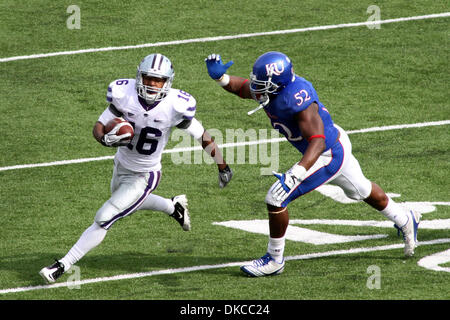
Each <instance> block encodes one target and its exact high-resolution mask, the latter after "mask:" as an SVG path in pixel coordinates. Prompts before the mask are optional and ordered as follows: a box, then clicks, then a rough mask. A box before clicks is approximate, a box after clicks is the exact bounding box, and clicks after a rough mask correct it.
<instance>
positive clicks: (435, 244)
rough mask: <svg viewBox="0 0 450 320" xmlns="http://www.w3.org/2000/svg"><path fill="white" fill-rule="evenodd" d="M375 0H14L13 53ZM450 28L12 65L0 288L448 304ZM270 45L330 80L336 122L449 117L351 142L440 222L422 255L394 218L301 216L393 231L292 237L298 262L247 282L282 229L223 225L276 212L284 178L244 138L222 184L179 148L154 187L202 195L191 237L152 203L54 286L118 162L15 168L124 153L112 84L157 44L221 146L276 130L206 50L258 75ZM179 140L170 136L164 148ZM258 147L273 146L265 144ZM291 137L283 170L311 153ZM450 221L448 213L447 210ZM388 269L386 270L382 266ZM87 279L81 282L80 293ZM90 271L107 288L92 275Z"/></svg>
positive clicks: (308, 14) (314, 206)
mask: <svg viewBox="0 0 450 320" xmlns="http://www.w3.org/2000/svg"><path fill="white" fill-rule="evenodd" d="M71 4H76V5H78V7H79V8H80V13H81V16H80V26H81V28H80V29H68V28H67V25H66V21H67V19H69V17H70V16H71V13H67V11H66V9H67V7H68V6H69V5H71ZM373 4H374V1H359V2H355V1H349V0H345V1H312V0H307V1H295V0H287V1H282V2H280V4H274V2H273V1H265V0H264V1H261V0H259V1H253V0H252V1H234V0H233V1H203V0H201V1H199V0H196V1H194V0H185V1H169V0H166V1H148V2H147V4H146V5H145V6H142V3H141V2H140V1H128V2H126V4H124V2H123V1H103V2H92V1H76V3H73V2H71V1H58V2H55V1H44V0H41V1H32V2H25V1H13V0H3V1H1V3H0V58H8V57H16V56H28V55H33V54H42V53H52V52H60V51H74V50H81V49H89V48H105V47H120V46H127V45H138V44H145V43H157V42H167V41H175V40H187V39H196V38H205V37H216V36H228V35H239V34H248V33H257V32H269V31H276V30H287V29H296V28H306V27H314V26H324V25H335V24H343V23H356V22H364V21H366V20H367V19H369V16H370V14H368V13H367V12H366V11H367V8H368V7H369V6H371V5H373ZM376 5H377V6H378V7H379V8H380V17H381V19H382V20H385V19H395V18H400V17H412V16H422V15H429V14H436V13H445V12H448V11H450V10H449V7H448V4H447V5H445V2H440V1H431V0H428V1H415V2H405V1H400V0H395V1H376ZM449 22H450V18H449V17H440V18H434V19H421V20H414V21H404V22H397V23H389V24H381V25H380V28H379V29H370V28H368V27H367V26H359V27H349V28H335V29H330V30H320V31H308V32H298V33H288V34H277V35H263V36H252V37H247V38H236V39H228V40H218V41H208V42H194V43H181V44H172V45H163V46H159V47H148V48H133V49H128V50H110V51H102V52H89V53H80V54H67V55H60V56H50V57H41V58H35V59H18V60H13V61H5V62H3V61H2V62H0V70H1V72H0V82H1V83H2V86H1V91H0V112H1V114H2V121H1V123H2V125H1V126H0V135H1V137H2V138H1V144H0V145H1V150H2V156H1V157H0V168H1V170H0V181H1V183H0V199H1V201H0V215H1V220H2V221H1V227H0V291H1V293H0V299H2V300H8V299H37V300H40V299H50V300H53V299H76V300H78V299H83V300H84V299H94V300H97V299H106V300H109V299H119V300H140V299H152V300H172V299H175V300H184V299H193V300H209V299H214V300H216V299H218V300H222V299H223V300H233V299H237V300H241V299H252V300H253V299H256V300H259V299H261V300H267V299H270V300H309V299H332V300H340V299H364V300H371V299H389V300H391V299H392V300H396V299H421V300H422V299H425V300H428V299H432V300H441V299H446V300H447V299H450V273H449V271H450V260H449V259H448V250H449V247H450V229H449V219H450V208H449V205H450V202H449V201H450V194H449V182H450V179H449V172H450V161H449V150H450V148H449V146H450V144H449V141H450V134H449V132H450V131H449V123H448V122H440V123H438V122H439V121H446V120H447V121H448V120H449V119H450V104H449V100H450V99H449V97H450V96H449V92H450V90H449V83H450V77H449V74H450V73H449V68H448V61H449V47H450V46H449V38H448V30H449V27H450V23H449ZM269 50H277V51H283V52H284V53H286V54H287V55H288V56H290V58H291V59H292V61H293V64H294V68H295V71H296V73H297V74H299V75H301V76H303V77H305V78H307V79H308V80H310V81H311V82H312V83H313V84H314V86H315V88H316V90H317V92H318V94H319V97H321V100H322V102H323V103H324V104H325V105H326V107H327V108H328V110H329V111H330V113H331V114H332V117H333V120H334V121H335V122H336V123H337V124H339V125H340V126H341V127H343V128H344V129H346V130H352V131H353V130H359V129H363V128H372V127H383V126H390V125H403V124H416V123H433V124H435V125H430V124H427V125H424V126H422V127H406V128H401V129H397V130H380V131H377V132H355V133H352V134H350V138H351V140H352V144H353V153H354V154H355V156H356V157H357V158H358V160H359V161H360V164H361V167H362V169H363V170H364V172H365V174H366V176H367V177H368V178H369V179H371V180H373V181H375V182H377V183H378V184H379V185H381V186H382V187H383V188H384V189H385V191H386V192H388V193H391V194H395V195H394V196H396V198H395V200H396V201H397V202H401V203H405V205H408V206H415V207H417V208H420V210H422V209H423V208H425V209H423V210H424V211H426V213H424V215H423V221H424V222H428V224H426V223H425V224H423V225H424V227H423V228H422V229H420V230H419V240H420V241H421V242H422V243H423V245H421V246H419V247H418V248H417V249H416V254H415V256H414V257H412V258H409V259H406V258H404V256H403V249H402V247H401V244H402V240H401V238H399V237H397V232H396V230H395V229H394V228H392V227H389V228H385V227H381V228H380V227H370V226H350V225H337V224H318V223H315V222H314V221H312V222H310V223H309V224H300V223H298V224H295V225H294V224H293V225H292V226H295V227H300V228H306V229H308V230H310V231H319V232H323V233H327V234H333V235H340V236H356V235H385V236H384V237H382V238H374V239H369V240H360V241H353V242H345V243H327V244H313V243H308V242H301V241H293V240H286V250H285V255H286V256H287V257H290V259H291V260H289V261H288V262H287V264H286V268H285V271H284V273H283V274H281V275H279V276H276V277H269V278H261V279H252V278H247V277H245V276H244V275H243V274H242V273H241V272H240V271H239V262H244V261H248V260H252V259H255V258H259V257H260V256H262V255H263V254H264V253H265V250H266V248H267V236H266V235H264V234H259V233H250V232H247V231H243V230H240V229H235V228H228V227H225V226H222V225H218V224H215V223H217V222H225V221H230V220H261V219H267V213H266V208H265V204H264V198H265V195H266V192H267V190H268V188H269V187H270V186H271V185H272V183H273V182H274V181H275V180H274V179H275V178H274V177H272V176H268V175H261V174H260V169H261V168H262V167H267V165H264V164H262V163H260V161H257V163H250V162H251V161H250V157H249V155H248V152H249V150H251V149H250V148H249V147H245V150H246V158H245V160H244V161H238V159H237V153H238V152H237V148H235V149H234V151H235V152H234V157H231V156H230V157H229V158H227V159H226V160H227V161H228V162H229V163H230V166H231V167H232V169H233V170H234V173H235V175H234V177H233V180H232V182H231V183H230V184H229V186H227V187H226V188H225V189H223V190H222V189H219V187H218V185H217V170H216V167H215V165H211V164H209V163H205V162H204V161H201V162H202V163H197V164H195V163H193V164H178V165H177V164H175V163H174V154H171V153H166V154H165V155H164V156H163V177H162V180H161V183H160V185H159V187H158V189H157V190H156V191H155V193H156V194H159V195H161V196H164V197H172V196H174V195H178V194H186V195H187V197H188V199H189V208H190V212H191V219H192V231H191V232H183V231H182V230H181V229H180V228H179V226H178V224H177V223H176V222H175V221H173V220H172V219H170V218H168V217H167V216H166V215H165V214H162V213H159V212H150V211H149V212H142V211H141V212H137V213H135V214H134V215H132V216H131V217H128V218H126V219H122V220H120V221H119V222H117V223H116V224H115V225H114V226H113V227H112V228H111V229H110V231H109V232H108V234H107V236H106V238H105V240H104V241H103V243H102V244H101V245H100V246H99V247H97V248H95V249H94V250H92V251H91V252H89V254H88V255H87V256H85V257H84V258H83V259H82V260H81V261H80V262H79V263H78V264H77V266H78V267H79V269H78V271H79V272H78V273H72V274H67V275H64V276H63V277H62V278H61V279H60V281H59V283H61V284H62V286H60V287H56V288H51V287H46V286H42V285H44V283H43V281H42V279H41V277H40V276H39V275H38V272H39V270H40V269H41V268H42V267H44V266H46V265H49V264H50V263H52V262H53V259H54V258H61V257H62V256H64V255H65V254H66V253H67V251H68V250H69V249H70V248H71V246H72V245H73V244H74V243H75V242H76V241H77V240H78V237H79V236H80V235H81V233H82V232H83V231H84V230H85V229H86V228H87V227H88V226H89V225H91V223H92V221H93V218H94V216H95V212H96V211H97V209H98V208H99V207H100V206H101V205H102V204H103V202H104V201H105V200H107V199H108V197H109V181H110V177H111V173H112V160H111V159H108V160H101V161H89V162H83V163H74V164H66V165H49V166H45V167H26V168H14V169H12V168H10V167H12V166H16V165H28V164H43V163H49V162H54V161H62V160H76V159H81V158H98V157H102V156H112V155H114V152H115V150H114V149H111V148H105V147H103V146H101V145H100V144H98V143H97V142H96V141H95V140H94V139H93V137H92V127H93V125H94V123H95V122H96V121H97V119H98V116H99V115H100V114H101V112H103V110H104V109H105V108H106V106H107V104H106V102H105V95H106V89H107V86H108V84H109V83H110V82H111V81H113V80H115V79H118V78H133V77H134V76H135V72H136V66H137V64H138V63H139V61H140V60H141V59H142V58H143V57H144V56H146V55H147V54H150V53H153V52H159V53H162V54H164V55H166V56H168V57H169V58H170V59H171V61H172V62H173V65H174V68H175V73H176V76H175V80H174V83H173V87H174V88H180V89H182V90H184V91H187V92H189V93H191V94H192V95H193V96H194V97H195V98H196V99H197V113H196V117H197V118H198V119H199V120H201V121H202V123H203V125H204V126H205V128H206V129H211V130H213V129H214V130H216V132H218V133H223V138H224V139H223V140H224V141H223V142H227V141H225V136H226V130H227V129H228V130H237V129H242V130H243V131H244V132H245V131H248V130H255V132H259V131H258V130H259V129H265V130H269V129H270V123H269V121H268V119H267V117H266V115H265V114H264V112H262V111H260V112H258V113H256V114H254V115H253V116H251V117H249V116H247V114H246V113H247V111H249V110H250V109H253V108H255V107H256V106H257V105H256V104H255V103H254V102H252V101H250V100H246V101H244V100H240V99H239V98H237V97H235V96H233V95H230V94H228V93H226V92H225V91H224V90H222V89H221V88H220V87H218V86H217V84H216V83H214V81H212V80H211V79H210V78H209V76H208V74H207V72H206V67H205V63H204V59H205V58H206V57H207V56H208V54H210V53H213V52H215V53H220V54H221V55H222V57H223V59H224V61H225V62H227V61H229V60H233V61H234V65H233V66H232V67H231V68H230V69H229V73H230V74H234V75H239V76H243V77H247V76H248V74H249V73H250V70H251V66H252V64H253V62H254V60H255V59H256V58H257V57H258V56H259V55H261V54H262V53H264V52H266V51H269ZM256 138H257V139H261V138H262V137H261V136H260V135H259V134H258V136H257V137H256ZM269 138H270V136H269ZM179 143H180V141H179V140H176V139H171V140H170V141H169V144H168V146H167V148H166V149H167V150H170V149H172V148H174V147H177V146H178V145H179ZM192 145H193V146H194V143H193V144H192ZM256 148H257V149H256V150H258V152H259V150H260V148H262V146H261V145H257V147H256ZM277 148H278V152H277V159H279V170H280V171H285V170H287V169H289V168H290V167H291V166H292V164H293V163H294V162H295V161H298V160H299V154H298V153H297V152H296V151H295V149H294V148H292V147H291V146H290V145H289V144H288V143H287V142H280V143H279V144H278V145H277ZM253 150H255V149H253ZM269 150H270V148H269ZM223 151H224V153H225V155H227V152H229V151H227V150H226V149H224V150H223ZM193 155H194V153H192V156H193ZM198 155H199V153H197V156H198ZM228 155H231V153H228ZM200 156H201V153H200ZM258 159H259V158H258ZM238 162H239V163H238ZM242 162H244V163H242ZM289 209H290V210H289V212H290V218H291V219H293V220H294V219H296V220H319V219H320V220H324V219H333V220H353V221H365V220H376V221H380V222H383V221H387V220H386V219H385V218H384V217H383V216H382V215H381V214H379V213H377V212H376V211H375V210H373V209H371V208H370V207H368V206H367V205H365V204H360V203H350V204H344V203H341V202H338V201H334V200H333V199H331V198H330V197H329V196H325V195H323V194H321V193H319V192H317V191H315V192H311V193H310V194H307V195H306V196H305V197H303V198H302V199H298V200H297V201H295V202H293V203H292V204H291V205H290V207H289ZM437 219H441V221H440V223H439V222H436V221H434V222H433V220H437ZM430 225H431V226H434V227H433V228H431V227H426V226H430ZM439 239H443V240H442V241H441V240H439ZM391 245H399V246H397V247H395V246H394V247H393V248H391V247H390V246H391ZM377 247H378V249H377ZM374 248H375V249H374ZM353 249H361V252H354V251H352V250H353ZM444 251H447V256H446V257H447V258H445V255H444V254H443V252H444ZM316 253H323V254H322V256H320V255H319V256H317V255H314V254H316ZM431 255H437V256H438V257H441V258H442V257H444V261H443V262H439V264H438V265H437V266H438V267H440V268H441V269H442V271H434V270H431V269H429V268H425V267H423V266H422V265H419V261H425V262H430V261H431V262H432V261H436V260H433V259H432V257H431V258H427V257H429V256H431ZM424 258H425V259H424ZM234 262H236V263H237V264H236V265H234V264H232V263H234ZM374 266H375V268H376V270H378V271H379V272H378V274H377V275H378V278H376V279H375V278H373V276H374V274H373V273H371V272H370V270H372V269H371V267H374ZM428 266H429V264H428ZM191 267H192V268H194V267H198V268H197V269H187V268H191ZM169 269H173V270H171V271H167V272H166V270H169ZM152 272H154V273H152ZM138 273H142V274H140V275H136V276H131V277H130V278H128V279H117V278H114V277H115V276H123V275H130V274H138ZM100 278H104V279H103V280H101V279H100ZM74 279H75V280H80V281H82V282H81V284H80V285H79V286H78V287H75V288H73V286H72V285H71V284H76V283H74V282H71V281H72V280H74ZM374 279H375V280H377V281H379V282H376V281H375V280H374ZM88 280H93V281H96V282H94V283H85V282H83V281H88ZM113 280H114V281H113ZM40 286H42V287H40ZM374 286H375V287H374ZM17 288H22V289H20V290H19V292H15V291H16V289H17ZM23 288H26V289H23Z"/></svg>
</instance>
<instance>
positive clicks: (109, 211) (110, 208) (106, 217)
mask: <svg viewBox="0 0 450 320" xmlns="http://www.w3.org/2000/svg"><path fill="white" fill-rule="evenodd" d="M118 213H119V209H118V208H117V207H116V206H114V205H113V204H112V203H111V202H110V201H109V200H108V201H106V202H105V203H104V204H103V206H102V207H101V208H100V209H98V211H97V213H96V214H95V219H94V221H95V222H96V223H97V224H98V225H99V226H102V225H103V224H104V223H106V222H108V221H110V220H111V219H112V218H113V217H114V216H116V215H117V214H118Z"/></svg>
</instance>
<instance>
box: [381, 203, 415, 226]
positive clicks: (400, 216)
mask: <svg viewBox="0 0 450 320" xmlns="http://www.w3.org/2000/svg"><path fill="white" fill-rule="evenodd" d="M388 198H389V197H388ZM380 212H381V213H382V214H383V215H384V216H385V217H386V218H388V219H389V220H391V221H393V222H394V223H395V224H396V225H397V226H398V227H400V228H401V227H403V226H404V225H405V224H406V223H408V220H409V216H408V211H407V210H406V209H404V208H403V207H402V206H400V205H399V204H398V203H396V202H395V201H394V200H392V199H391V198H389V202H388V205H387V206H386V208H384V209H383V210H381V211H380Z"/></svg>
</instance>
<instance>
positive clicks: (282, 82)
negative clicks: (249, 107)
mask: <svg viewBox="0 0 450 320" xmlns="http://www.w3.org/2000/svg"><path fill="white" fill-rule="evenodd" d="M294 78H295V74H294V70H293V67H292V63H291V60H290V59H289V58H288V57H287V56H286V55H285V54H283V53H281V52H275V51H271V52H267V53H265V54H263V55H261V56H260V57H259V58H258V59H256V61H255V63H254V65H253V70H252V73H250V93H251V94H252V97H253V98H254V99H255V100H256V101H258V102H259V103H260V104H261V105H263V106H266V105H267V104H268V103H269V101H270V96H271V95H277V94H278V93H279V92H280V90H282V89H283V88H284V87H286V86H287V85H288V84H289V83H290V82H292V81H293V80H294Z"/></svg>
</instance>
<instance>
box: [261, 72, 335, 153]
mask: <svg viewBox="0 0 450 320" xmlns="http://www.w3.org/2000/svg"><path fill="white" fill-rule="evenodd" d="M313 102H315V103H317V105H318V106H319V115H320V117H321V118H322V122H323V125H324V134H325V138H326V139H325V144H326V147H325V150H324V151H326V150H328V149H329V148H331V147H332V146H333V144H334V143H335V142H336V138H337V137H338V134H339V132H338V130H337V129H336V128H335V127H334V125H333V120H332V119H331V116H330V113H329V112H328V110H327V109H326V108H325V107H324V106H323V104H322V103H321V102H320V101H319V97H318V95H317V92H316V90H315V89H314V87H313V86H312V84H311V82H309V81H307V80H305V79H304V78H302V77H299V76H295V80H294V81H293V82H291V83H290V84H289V85H287V86H286V88H284V89H283V90H282V91H281V92H280V93H279V94H278V95H276V96H274V98H273V97H272V98H271V99H270V102H269V104H268V105H267V106H266V107H264V111H265V112H266V114H267V116H268V117H269V118H270V121H271V123H272V127H273V128H274V129H276V130H278V131H279V132H280V133H281V134H283V135H284V136H285V137H286V138H287V140H288V141H289V142H290V143H291V144H292V145H293V146H294V147H295V148H297V149H298V150H299V151H300V152H301V153H305V151H306V148H307V147H308V144H309V143H308V141H307V140H306V139H305V138H304V137H303V135H302V132H301V131H300V128H299V126H298V123H297V121H296V120H295V114H297V113H298V112H300V111H303V110H305V109H306V108H308V107H309V106H310V105H311V104H312V103H313Z"/></svg>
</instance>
